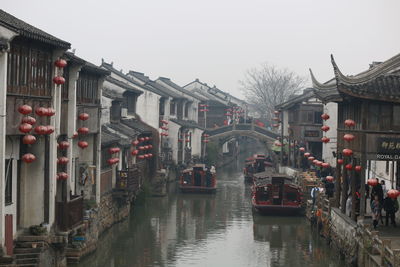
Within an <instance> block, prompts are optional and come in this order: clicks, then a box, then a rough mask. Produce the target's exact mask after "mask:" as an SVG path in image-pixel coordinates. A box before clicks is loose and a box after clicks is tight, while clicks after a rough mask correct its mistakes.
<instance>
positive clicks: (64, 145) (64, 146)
mask: <svg viewBox="0 0 400 267" xmlns="http://www.w3.org/2000/svg"><path fill="white" fill-rule="evenodd" d="M58 148H59V149H67V148H69V143H68V142H67V141H61V142H60V143H58Z"/></svg>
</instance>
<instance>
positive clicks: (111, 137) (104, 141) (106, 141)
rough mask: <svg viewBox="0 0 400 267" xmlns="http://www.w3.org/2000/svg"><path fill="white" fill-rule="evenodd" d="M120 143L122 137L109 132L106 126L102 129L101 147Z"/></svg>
mask: <svg viewBox="0 0 400 267" xmlns="http://www.w3.org/2000/svg"><path fill="white" fill-rule="evenodd" d="M119 141H120V137H119V136H118V135H116V134H113V133H111V132H109V131H107V127H106V126H102V127H101V145H102V146H108V145H111V144H115V143H118V142H119Z"/></svg>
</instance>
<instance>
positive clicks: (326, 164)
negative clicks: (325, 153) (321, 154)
mask: <svg viewBox="0 0 400 267" xmlns="http://www.w3.org/2000/svg"><path fill="white" fill-rule="evenodd" d="M321 166H322V168H329V166H330V164H329V163H328V162H323V163H322V165H321Z"/></svg>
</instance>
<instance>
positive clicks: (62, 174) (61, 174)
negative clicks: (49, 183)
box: [57, 172, 68, 181]
mask: <svg viewBox="0 0 400 267" xmlns="http://www.w3.org/2000/svg"><path fill="white" fill-rule="evenodd" d="M57 177H58V178H57V180H62V181H63V180H67V179H68V174H67V173H65V172H59V173H57Z"/></svg>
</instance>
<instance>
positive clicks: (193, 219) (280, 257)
mask: <svg viewBox="0 0 400 267" xmlns="http://www.w3.org/2000/svg"><path fill="white" fill-rule="evenodd" d="M242 168H243V160H242V159H239V160H238V161H237V162H233V163H232V164H231V165H230V166H226V167H223V168H220V169H219V170H217V174H218V179H219V180H218V191H217V193H216V194H215V195H189V194H180V193H178V192H177V190H176V188H175V186H171V188H170V194H169V195H168V196H167V197H164V198H149V199H147V200H145V201H143V203H140V204H138V205H137V206H135V208H134V210H133V211H132V214H131V217H130V218H129V219H128V220H126V221H124V222H122V223H120V224H118V225H116V226H114V227H113V228H112V229H110V230H109V231H107V232H106V233H105V234H104V235H103V236H102V238H101V240H100V243H99V246H98V249H97V251H96V252H95V253H94V254H92V255H90V256H88V257H86V258H85V259H84V260H83V261H82V262H81V264H80V265H79V266H82V267H83V266H85V267H95V266H96V267H97V266H99V267H108V266H109V267H125V266H126V267H145V266H146V267H147V266H176V267H197V266H199V267H203V266H204V267H214V266H215V267H225V266H226V267H244V266H251V267H253V266H254V267H258V266H267V267H268V266H273V267H281V266H288V267H297V266H307V267H308V266H311V267H320V266H321V267H322V266H323V267H336V266H344V263H343V262H341V261H340V260H339V257H338V255H337V254H336V252H334V251H333V250H332V249H330V248H329V247H328V246H327V245H326V241H325V240H324V239H322V238H320V237H319V236H318V235H317V234H316V233H314V232H313V231H311V229H310V226H309V224H308V222H307V221H306V219H305V218H304V217H267V216H258V215H256V214H253V213H252V210H251V202H250V187H249V186H248V185H245V184H244V183H243V175H242Z"/></svg>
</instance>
